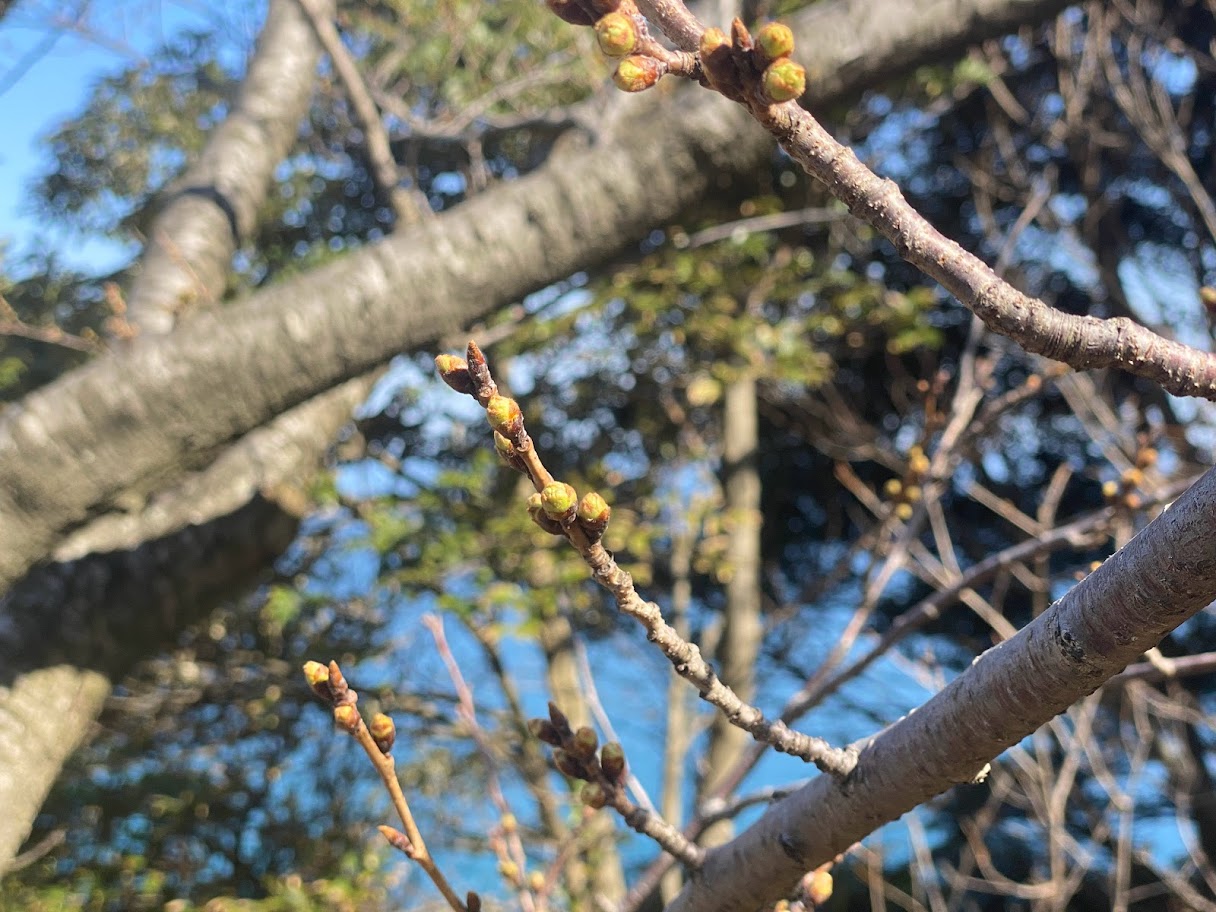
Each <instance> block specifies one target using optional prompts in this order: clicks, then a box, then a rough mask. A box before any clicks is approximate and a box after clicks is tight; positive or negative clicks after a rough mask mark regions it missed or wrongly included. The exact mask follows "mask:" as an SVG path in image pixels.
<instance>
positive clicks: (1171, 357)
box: [549, 0, 1216, 400]
mask: <svg viewBox="0 0 1216 912" xmlns="http://www.w3.org/2000/svg"><path fill="white" fill-rule="evenodd" d="M549 5H550V7H551V8H553V9H554V11H555V12H556V13H557V14H558V15H559V16H561V17H562V18H563V19H565V20H566V21H567V22H571V23H574V24H579V25H591V26H594V28H595V31H596V37H597V39H598V41H599V45H600V49H601V50H602V51H603V52H604V53H605V54H606V55H607V56H609V57H620V58H622V59H621V61H620V63H619V64H618V67H617V71H616V74H615V76H614V80H615V82H616V84H617V85H618V86H619V87H620V88H622V89H624V90H626V91H630V92H638V91H643V90H645V89H648V88H650V87H651V86H653V85H654V84H655V83H657V82H658V80H659V79H660V78H662V77H663V76H664V75H667V74H672V75H680V76H685V77H688V78H691V79H694V80H696V81H698V82H700V83H701V84H702V85H705V86H707V87H709V88H712V89H714V90H715V91H717V92H719V93H721V94H722V95H724V96H726V97H727V98H730V99H731V100H733V101H736V102H738V103H739V104H741V105H742V106H743V107H745V108H746V109H747V110H748V111H749V113H751V115H752V116H753V117H754V118H755V119H756V121H758V122H759V123H760V125H761V126H763V127H764V128H765V129H766V130H767V131H768V132H769V133H771V134H772V135H773V137H774V138H776V140H777V141H778V142H779V143H780V144H781V146H782V148H784V149H785V151H786V152H788V153H789V155H790V157H791V158H793V159H794V161H796V162H797V163H798V164H799V165H801V166H802V168H803V169H804V170H805V171H806V172H807V173H808V174H810V175H811V176H812V177H815V178H816V179H818V180H819V181H820V182H822V183H823V184H824V186H825V187H827V189H828V191H829V192H830V193H831V194H832V195H833V196H835V197H836V198H837V199H839V200H840V201H841V202H843V203H844V204H845V205H846V206H847V207H848V209H849V211H850V212H851V213H853V215H855V216H857V217H858V218H860V219H862V220H863V221H865V222H866V223H867V224H869V225H870V226H871V227H873V228H874V229H875V230H877V231H878V232H879V233H880V234H882V235H883V237H885V238H886V239H887V240H889V241H890V242H891V243H892V244H893V245H894V246H895V248H896V250H897V251H898V252H899V254H900V256H902V257H903V258H904V259H905V260H907V261H908V262H909V263H911V264H912V265H914V266H916V267H917V268H918V269H919V270H920V271H921V272H923V273H924V274H925V275H927V276H929V277H930V278H932V279H934V280H935V281H937V282H938V283H940V284H941V285H942V286H943V287H944V288H945V289H946V290H947V291H949V292H950V293H951V294H952V295H954V296H955V297H956V298H957V299H958V300H959V301H960V302H962V304H963V305H964V306H966V307H967V308H968V309H969V310H971V311H972V313H974V314H975V315H976V316H978V317H979V318H980V319H981V320H983V322H984V324H985V325H986V326H988V328H990V329H991V330H993V331H994V332H997V333H1000V334H1001V335H1003V336H1006V337H1008V338H1010V339H1012V340H1014V341H1015V342H1017V343H1018V344H1019V345H1021V346H1022V347H1023V348H1024V349H1026V350H1027V351H1030V352H1034V353H1035V354H1039V355H1043V356H1044V357H1047V358H1052V359H1054V360H1056V361H1061V362H1063V363H1065V364H1067V365H1069V366H1070V367H1072V368H1074V369H1077V370H1088V369H1092V368H1103V367H1115V368H1119V369H1121V370H1124V371H1127V372H1128V373H1131V374H1134V375H1136V376H1140V377H1145V378H1147V379H1150V380H1152V381H1154V382H1156V383H1157V384H1159V385H1160V386H1161V387H1162V388H1163V389H1165V390H1166V391H1168V392H1170V393H1173V394H1174V395H1177V396H1199V397H1202V398H1205V399H1211V400H1216V355H1213V354H1211V353H1209V352H1204V351H1200V350H1199V349H1195V348H1192V347H1190V346H1188V345H1184V344H1182V343H1180V342H1175V341H1173V340H1170V339H1165V338H1162V337H1161V336H1159V335H1158V334H1156V333H1154V332H1153V331H1152V330H1150V329H1148V328H1147V327H1144V326H1141V325H1140V324H1138V323H1135V322H1133V321H1132V320H1129V319H1127V318H1126V317H1115V318H1109V319H1101V318H1097V317H1090V316H1075V315H1073V314H1067V313H1062V312H1060V311H1057V310H1055V309H1053V308H1052V307H1050V306H1049V305H1047V304H1046V303H1045V302H1043V301H1041V300H1039V299H1038V298H1034V297H1031V296H1030V295H1026V294H1023V293H1022V292H1020V291H1018V290H1017V289H1016V288H1014V287H1013V286H1012V285H1010V284H1009V283H1008V282H1006V281H1005V280H1004V279H1002V278H1001V277H1000V276H998V275H997V273H996V272H994V271H993V270H992V269H991V268H990V267H989V266H988V265H987V264H986V263H984V262H983V261H982V260H980V259H979V258H978V257H976V256H974V255H973V254H971V253H969V252H968V251H966V250H964V249H963V248H962V247H961V246H960V245H959V244H958V243H957V242H955V241H952V240H950V239H949V238H947V237H945V236H944V235H942V234H941V233H940V232H938V231H937V230H936V229H935V228H934V227H933V226H932V225H931V224H929V222H928V220H927V219H925V218H924V217H923V216H922V215H921V214H920V213H919V212H917V211H916V209H914V208H913V207H912V205H911V204H910V203H908V201H907V200H906V199H905V198H904V196H903V193H902V192H901V191H900V189H899V187H898V185H897V184H896V183H895V182H894V181H891V180H887V179H884V178H881V177H879V176H878V175H876V174H875V173H874V172H873V171H871V170H870V169H869V168H867V167H866V166H865V165H864V164H862V162H861V161H860V160H859V159H858V158H857V156H856V155H855V154H854V153H853V151H852V150H851V149H849V148H848V147H846V146H843V145H841V144H840V143H838V142H837V141H836V140H835V139H834V138H833V137H832V136H831V134H830V133H829V132H828V131H827V130H826V129H824V127H823V126H822V125H821V124H820V123H819V121H818V120H816V119H815V117H814V116H813V115H812V114H811V113H810V112H809V111H806V110H804V109H803V108H801V107H799V105H798V103H797V99H798V98H799V97H800V96H801V95H802V94H803V93H804V92H805V90H806V71H805V69H804V68H803V67H802V66H801V65H799V64H798V63H796V62H794V61H793V60H792V59H791V57H790V55H791V54H792V53H793V50H794V44H793V33H792V32H791V31H790V29H789V28H787V27H786V26H783V25H780V24H778V23H769V24H768V25H766V26H764V27H763V28H761V29H760V30H759V32H758V33H757V36H756V37H755V38H753V37H752V35H751V34H750V33H749V32H748V30H747V28H746V27H745V26H744V24H743V22H742V21H741V20H739V19H736V20H735V21H734V23H733V24H732V27H731V33H730V35H729V36H728V35H727V34H726V33H725V32H723V31H722V30H721V29H717V28H708V29H702V30H701V33H700V35H699V38H697V44H696V48H695V50H696V53H695V54H694V55H693V56H694V57H695V60H694V61H693V62H692V63H691V64H690V63H689V62H688V61H687V60H686V59H685V57H684V55H687V54H689V53H690V52H691V51H692V50H693V41H694V33H695V32H696V30H697V29H698V28H699V27H700V26H699V23H698V21H697V20H696V19H695V17H693V16H692V15H691V13H689V12H688V10H687V9H686V8H685V6H684V4H683V3H682V2H681V0H649V2H648V0H549ZM639 7H640V9H639ZM647 16H649V17H650V20H651V22H652V23H653V24H654V25H655V26H656V27H657V28H658V29H659V30H660V31H662V32H663V33H664V34H665V35H666V37H667V38H668V39H669V40H670V41H672V42H673V43H674V44H675V45H676V46H677V47H681V48H686V49H688V50H686V51H675V52H672V51H668V50H666V49H665V48H663V47H662V46H661V45H658V44H657V42H656V41H655V40H654V39H653V38H651V37H650V36H649V34H648V31H647V21H646V17H647ZM656 48H657V50H656ZM673 55H674V56H676V57H679V59H678V60H673Z"/></svg>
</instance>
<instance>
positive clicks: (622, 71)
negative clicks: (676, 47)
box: [612, 54, 667, 92]
mask: <svg viewBox="0 0 1216 912" xmlns="http://www.w3.org/2000/svg"><path fill="white" fill-rule="evenodd" d="M666 73H667V64H665V63H663V61H661V60H655V59H654V58H653V57H644V56H642V55H641V54H632V55H630V56H629V57H626V58H625V59H624V60H622V61H621V62H620V63H618V64H617V67H616V72H615V73H613V74H612V81H613V82H615V83H616V87H617V88H618V89H620V90H621V91H624V92H644V91H646V89H649V88H650V87H651V86H653V85H654V84H655V83H656V82H658V81H659V80H660V79H662V78H663V76H664V75H666Z"/></svg>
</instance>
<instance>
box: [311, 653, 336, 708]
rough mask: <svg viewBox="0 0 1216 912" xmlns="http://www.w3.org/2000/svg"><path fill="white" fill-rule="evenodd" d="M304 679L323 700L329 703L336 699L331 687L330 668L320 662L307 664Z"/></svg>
mask: <svg viewBox="0 0 1216 912" xmlns="http://www.w3.org/2000/svg"><path fill="white" fill-rule="evenodd" d="M304 679H305V680H306V681H308V686H309V687H311V688H312V692H313V693H315V694H316V695H317V696H318V697H320V698H321V699H322V700H326V701H329V700H332V699H333V698H334V694H333V691H332V690H330V687H329V668H328V667H327V666H325V665H322V664H321V663H320V662H305V663H304Z"/></svg>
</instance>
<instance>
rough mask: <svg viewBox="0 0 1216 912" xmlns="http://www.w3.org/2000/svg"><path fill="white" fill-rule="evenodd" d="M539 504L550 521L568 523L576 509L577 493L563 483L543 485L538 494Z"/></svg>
mask: <svg viewBox="0 0 1216 912" xmlns="http://www.w3.org/2000/svg"><path fill="white" fill-rule="evenodd" d="M540 503H541V507H542V508H543V509H544V511H545V515H546V516H548V517H549V518H550V519H556V520H558V521H559V522H563V521H568V520H571V519H573V518H574V511H575V509H576V508H577V507H578V492H577V491H575V490H574V488H573V486H571V485H568V484H566V483H565V482H562V481H555V482H552V483H551V484H547V485H545V489H544V490H543V491H541V492H540Z"/></svg>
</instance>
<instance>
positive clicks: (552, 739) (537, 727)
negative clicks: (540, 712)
mask: <svg viewBox="0 0 1216 912" xmlns="http://www.w3.org/2000/svg"><path fill="white" fill-rule="evenodd" d="M528 732H529V734H531V735H532V737H533V738H537V739H539V740H541V741H544V742H545V743H546V744H551V745H553V746H554V747H557V746H559V745H560V744H561V743H562V738H561V735H559V734H558V733H557V729H556V728H554V727H553V723H552V722H550V721H549V720H548V719H529V720H528Z"/></svg>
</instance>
